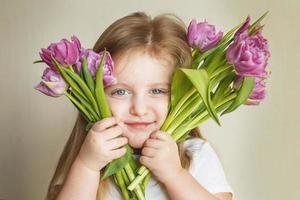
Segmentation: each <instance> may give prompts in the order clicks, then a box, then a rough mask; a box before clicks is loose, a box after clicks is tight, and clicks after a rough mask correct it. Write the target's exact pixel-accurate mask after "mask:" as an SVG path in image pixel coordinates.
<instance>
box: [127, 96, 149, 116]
mask: <svg viewBox="0 0 300 200" xmlns="http://www.w3.org/2000/svg"><path fill="white" fill-rule="evenodd" d="M147 112H148V104H147V99H146V98H144V97H143V96H142V95H135V96H133V97H132V101H131V105H130V114H132V115H137V116H144V115H146V114H147Z"/></svg>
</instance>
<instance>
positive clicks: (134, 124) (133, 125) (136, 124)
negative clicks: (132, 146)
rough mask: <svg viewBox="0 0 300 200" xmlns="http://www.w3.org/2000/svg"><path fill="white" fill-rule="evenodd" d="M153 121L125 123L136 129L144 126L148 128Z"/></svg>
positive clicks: (142, 128) (141, 128)
mask: <svg viewBox="0 0 300 200" xmlns="http://www.w3.org/2000/svg"><path fill="white" fill-rule="evenodd" d="M153 123H154V122H150V123H149V122H128V123H125V124H126V125H127V126H129V127H130V128H132V129H136V130H144V129H146V128H148V127H149V126H150V125H151V124H153Z"/></svg>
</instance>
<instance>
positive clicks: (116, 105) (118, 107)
mask: <svg viewBox="0 0 300 200" xmlns="http://www.w3.org/2000/svg"><path fill="white" fill-rule="evenodd" d="M107 100H108V103H109V106H110V109H111V112H112V114H113V116H116V117H118V118H120V119H123V118H124V116H126V112H127V110H128V105H127V104H126V102H124V101H120V100H117V99H113V98H107Z"/></svg>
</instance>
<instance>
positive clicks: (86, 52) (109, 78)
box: [75, 49, 116, 86]
mask: <svg viewBox="0 0 300 200" xmlns="http://www.w3.org/2000/svg"><path fill="white" fill-rule="evenodd" d="M102 55H103V51H102V52H100V53H96V52H94V51H93V50H91V49H82V51H81V55H80V60H79V62H78V63H77V64H76V65H75V68H76V71H77V73H78V74H80V73H81V69H82V57H83V56H85V57H86V60H87V65H88V69H89V71H90V73H91V75H92V78H93V79H94V80H95V78H96V74H97V70H98V66H99V63H100V61H101V58H102ZM113 71H114V62H113V60H112V58H111V55H110V53H109V52H106V56H105V60H104V65H103V82H104V86H107V85H111V84H114V83H115V82H116V79H115V77H114V76H113Z"/></svg>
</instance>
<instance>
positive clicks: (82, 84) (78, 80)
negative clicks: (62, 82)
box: [63, 68, 100, 113]
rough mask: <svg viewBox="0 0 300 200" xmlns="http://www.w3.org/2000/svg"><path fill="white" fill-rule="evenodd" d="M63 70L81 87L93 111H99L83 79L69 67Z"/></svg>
mask: <svg viewBox="0 0 300 200" xmlns="http://www.w3.org/2000/svg"><path fill="white" fill-rule="evenodd" d="M63 70H64V71H65V72H66V73H67V74H68V75H69V76H70V77H71V78H72V79H73V80H74V81H75V82H76V83H77V84H78V85H79V87H80V88H81V89H82V91H83V92H84V94H85V95H86V97H87V98H88V100H89V102H90V103H91V104H92V106H93V108H94V109H95V111H96V112H97V113H100V111H99V108H98V105H97V102H96V100H95V98H94V95H93V93H92V92H91V91H90V89H89V88H88V86H87V85H86V83H85V82H84V80H82V79H81V77H80V76H79V75H78V74H77V73H75V72H73V71H71V70H69V69H66V68H63Z"/></svg>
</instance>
